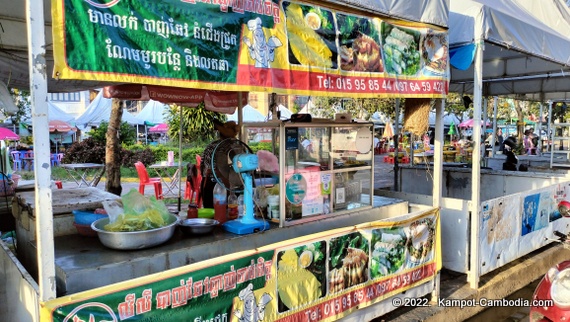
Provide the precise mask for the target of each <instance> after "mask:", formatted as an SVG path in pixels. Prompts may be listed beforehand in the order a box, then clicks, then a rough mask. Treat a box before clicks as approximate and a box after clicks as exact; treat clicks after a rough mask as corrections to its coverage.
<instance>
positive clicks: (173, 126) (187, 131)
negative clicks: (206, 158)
mask: <svg viewBox="0 0 570 322" xmlns="http://www.w3.org/2000/svg"><path fill="white" fill-rule="evenodd" d="M180 109H182V119H183V126H182V138H183V140H184V141H185V142H204V141H205V142H210V141H212V140H214V139H215V131H214V120H218V121H220V122H225V121H226V120H227V116H226V115H225V114H221V113H217V112H212V111H208V110H206V108H205V107H204V103H201V104H200V105H199V106H198V107H195V108H193V107H183V106H178V105H172V106H171V108H170V109H169V110H168V112H167V113H168V114H167V115H166V121H167V122H168V136H169V137H171V138H174V137H178V135H179V130H180Z"/></svg>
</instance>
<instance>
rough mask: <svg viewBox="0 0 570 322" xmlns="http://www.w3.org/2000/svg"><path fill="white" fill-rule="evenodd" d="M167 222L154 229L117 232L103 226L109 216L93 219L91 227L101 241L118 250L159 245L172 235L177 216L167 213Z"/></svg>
mask: <svg viewBox="0 0 570 322" xmlns="http://www.w3.org/2000/svg"><path fill="white" fill-rule="evenodd" d="M167 222H168V224H167V225H166V226H163V227H160V228H156V229H151V230H141V231H126V232H118V231H106V230H105V229H104V228H103V227H105V225H106V224H108V223H109V218H102V219H98V220H96V221H94V222H93V223H92V224H91V228H93V230H94V231H96V232H97V236H98V237H99V240H100V241H101V243H102V244H103V245H105V246H107V247H109V248H113V249H120V250H128V249H144V248H149V247H152V246H156V245H160V244H162V243H164V242H166V241H168V240H169V239H170V238H171V237H172V235H173V234H174V231H175V230H176V225H177V224H178V217H176V216H175V215H173V214H169V217H168V220H167Z"/></svg>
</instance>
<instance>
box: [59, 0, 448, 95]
mask: <svg viewBox="0 0 570 322" xmlns="http://www.w3.org/2000/svg"><path fill="white" fill-rule="evenodd" d="M324 5H326V4H324ZM347 10H348V9H347ZM52 16H53V19H52V20H53V39H54V46H53V48H54V59H55V68H54V72H53V73H54V74H53V77H55V78H58V79H81V80H94V81H109V82H119V83H137V84H148V85H167V86H175V87H183V88H200V89H207V90H218V91H219V90H229V91H267V92H276V93H280V94H292V93H295V94H298V95H303V94H307V95H309V93H310V95H322V96H343V97H434V98H439V97H444V96H445V94H446V93H447V92H448V80H449V66H448V65H449V50H448V49H449V48H448V40H447V39H448V34H447V31H445V30H439V29H434V28H433V27H430V26H427V25H423V24H419V23H412V22H408V21H397V20H393V19H388V18H386V19H384V18H381V17H373V16H365V15H359V14H355V13H353V12H343V11H338V10H333V9H330V8H327V7H325V6H317V5H309V4H301V3H297V2H291V1H281V0H255V1H253V0H252V1H246V0H236V1H222V0H214V1H196V0H182V1H180V0H169V1H166V0H165V1H140V0H113V1H110V0H107V1H104V0H57V1H53V7H52Z"/></svg>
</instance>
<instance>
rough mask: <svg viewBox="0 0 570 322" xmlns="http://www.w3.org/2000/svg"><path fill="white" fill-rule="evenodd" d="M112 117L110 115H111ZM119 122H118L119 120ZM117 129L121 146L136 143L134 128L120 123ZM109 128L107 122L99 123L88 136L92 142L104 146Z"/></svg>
mask: <svg viewBox="0 0 570 322" xmlns="http://www.w3.org/2000/svg"><path fill="white" fill-rule="evenodd" d="M111 115H112V114H111ZM109 121H110V120H109ZM119 121H120V120H119ZM120 124H121V126H120V127H119V138H118V139H119V143H121V144H123V143H124V144H127V145H130V144H134V143H135V142H136V136H137V133H136V130H135V128H134V127H133V126H132V125H130V124H129V123H127V122H122V123H120ZM108 128H109V122H105V121H103V122H101V124H99V126H98V127H97V128H96V129H93V130H91V131H90V132H89V136H90V137H91V138H93V140H94V141H96V142H98V143H101V144H105V142H106V141H107V130H108Z"/></svg>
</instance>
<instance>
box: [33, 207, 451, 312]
mask: <svg viewBox="0 0 570 322" xmlns="http://www.w3.org/2000/svg"><path fill="white" fill-rule="evenodd" d="M439 219H440V215H439V211H438V210H437V209H432V210H427V211H418V212H415V213H411V214H408V215H406V218H405V219H404V220H402V221H392V222H391V221H376V222H371V223H366V224H361V225H357V226H356V227H354V226H350V227H344V228H338V229H335V230H331V231H325V232H322V233H317V234H312V235H307V236H303V237H299V238H296V239H291V240H287V241H283V242H279V243H276V244H272V245H267V246H264V247H260V248H259V249H257V250H251V251H243V252H239V253H234V254H231V255H226V256H222V257H218V258H213V259H212V260H210V261H204V262H199V263H195V264H191V265H189V266H184V267H179V268H174V269H171V270H169V271H165V272H161V273H157V274H152V275H147V276H144V277H140V278H136V279H133V280H129V281H125V282H121V283H117V284H114V285H108V286H103V287H100V288H97V289H92V290H88V291H84V292H81V293H77V294H74V295H73V298H68V297H62V298H58V299H55V300H52V301H48V302H46V303H45V305H44V306H43V309H42V316H45V317H46V318H47V317H50V318H51V320H52V321H62V322H63V321H71V320H73V321H79V320H83V321H91V320H93V319H94V318H95V317H96V318H97V319H98V320H108V321H119V320H127V319H137V320H145V321H150V320H152V319H157V318H160V319H161V320H162V321H182V320H184V321H212V320H220V321H299V320H303V319H306V316H307V315H311V314H314V312H320V316H319V317H318V318H315V321H331V320H334V319H338V318H341V317H344V316H347V315H348V314H350V313H351V312H353V311H355V310H358V309H359V308H363V307H366V306H370V305H373V304H375V303H378V302H380V301H382V300H383V299H386V298H388V297H390V296H392V295H393V294H396V293H400V292H403V291H405V290H407V289H410V288H412V287H414V286H417V285H420V284H423V283H425V282H427V281H428V280H430V279H431V278H433V277H434V276H435V274H437V271H438V270H440V269H441V245H440V236H439V233H436V232H438V231H439V229H438V227H439ZM165 316H167V318H165Z"/></svg>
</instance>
